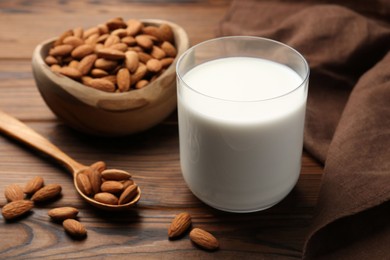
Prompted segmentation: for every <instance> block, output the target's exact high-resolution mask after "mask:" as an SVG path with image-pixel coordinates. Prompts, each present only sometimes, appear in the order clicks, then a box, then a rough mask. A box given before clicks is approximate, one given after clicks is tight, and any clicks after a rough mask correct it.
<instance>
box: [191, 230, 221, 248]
mask: <svg viewBox="0 0 390 260" xmlns="http://www.w3.org/2000/svg"><path fill="white" fill-rule="evenodd" d="M190 239H191V241H192V242H193V243H195V244H196V245H198V246H200V247H201V248H203V249H206V250H210V251H212V250H216V249H218V247H219V242H218V240H217V239H216V238H215V237H214V236H213V235H212V234H210V233H209V232H207V231H205V230H203V229H200V228H194V229H192V230H191V232H190Z"/></svg>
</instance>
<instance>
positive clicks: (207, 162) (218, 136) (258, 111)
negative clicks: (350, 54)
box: [176, 36, 309, 212]
mask: <svg viewBox="0 0 390 260" xmlns="http://www.w3.org/2000/svg"><path fill="white" fill-rule="evenodd" d="M176 71H177V83H178V84H177V93H178V116H179V136H180V164H181V169H182V173H183V177H184V179H185V181H186V183H187V185H188V187H189V188H190V190H191V191H192V193H193V194H194V195H195V196H197V197H198V198H199V199H200V200H202V201H203V202H204V203H206V204H208V205H210V206H212V207H214V208H217V209H220V210H224V211H230V212H253V211H259V210H264V209H266V208H269V207H271V206H273V205H275V204H276V203H278V202H279V201H281V200H282V199H283V198H284V197H286V196H287V194H288V193H289V192H290V191H291V190H292V189H293V187H294V186H295V184H296V182H297V180H298V177H299V174H300V169H301V155H302V146H303V128H304V120H305V108H306V98H307V90H308V78H309V66H308V64H307V62H306V60H305V59H304V57H303V56H302V55H301V54H299V53H298V52H297V51H296V50H294V49H292V48H291V47H289V46H287V45H285V44H283V43H280V42H277V41H273V40H270V39H265V38H259V37H249V36H233V37H223V38H217V39H212V40H209V41H206V42H203V43H200V44H198V45H195V46H193V47H192V48H190V49H189V50H188V51H187V52H185V53H184V54H183V55H182V56H181V57H180V59H179V61H178V63H177V67H176Z"/></svg>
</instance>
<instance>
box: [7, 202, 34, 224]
mask: <svg viewBox="0 0 390 260" xmlns="http://www.w3.org/2000/svg"><path fill="white" fill-rule="evenodd" d="M33 207H34V202H32V201H31V200H16V201H13V202H10V203H8V204H6V205H4V207H3V208H2V210H1V214H2V215H3V217H4V219H6V220H11V219H14V218H17V217H19V216H22V215H24V214H25V213H27V212H29V211H30V210H31V209H32V208H33Z"/></svg>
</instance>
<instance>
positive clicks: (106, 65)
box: [95, 58, 118, 71]
mask: <svg viewBox="0 0 390 260" xmlns="http://www.w3.org/2000/svg"><path fill="white" fill-rule="evenodd" d="M117 65H118V62H117V61H114V60H107V59H103V58H100V59H97V60H96V61H95V68H97V69H102V70H105V71H109V70H112V69H114V68H115V67H116V66H117Z"/></svg>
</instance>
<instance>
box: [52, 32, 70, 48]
mask: <svg viewBox="0 0 390 260" xmlns="http://www.w3.org/2000/svg"><path fill="white" fill-rule="evenodd" d="M71 35H73V31H72V30H67V31H65V32H63V33H62V34H61V36H60V37H58V39H57V40H56V41H55V42H54V44H53V45H54V46H58V45H61V44H62V43H63V41H64V39H65V38H66V37H68V36H71Z"/></svg>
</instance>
